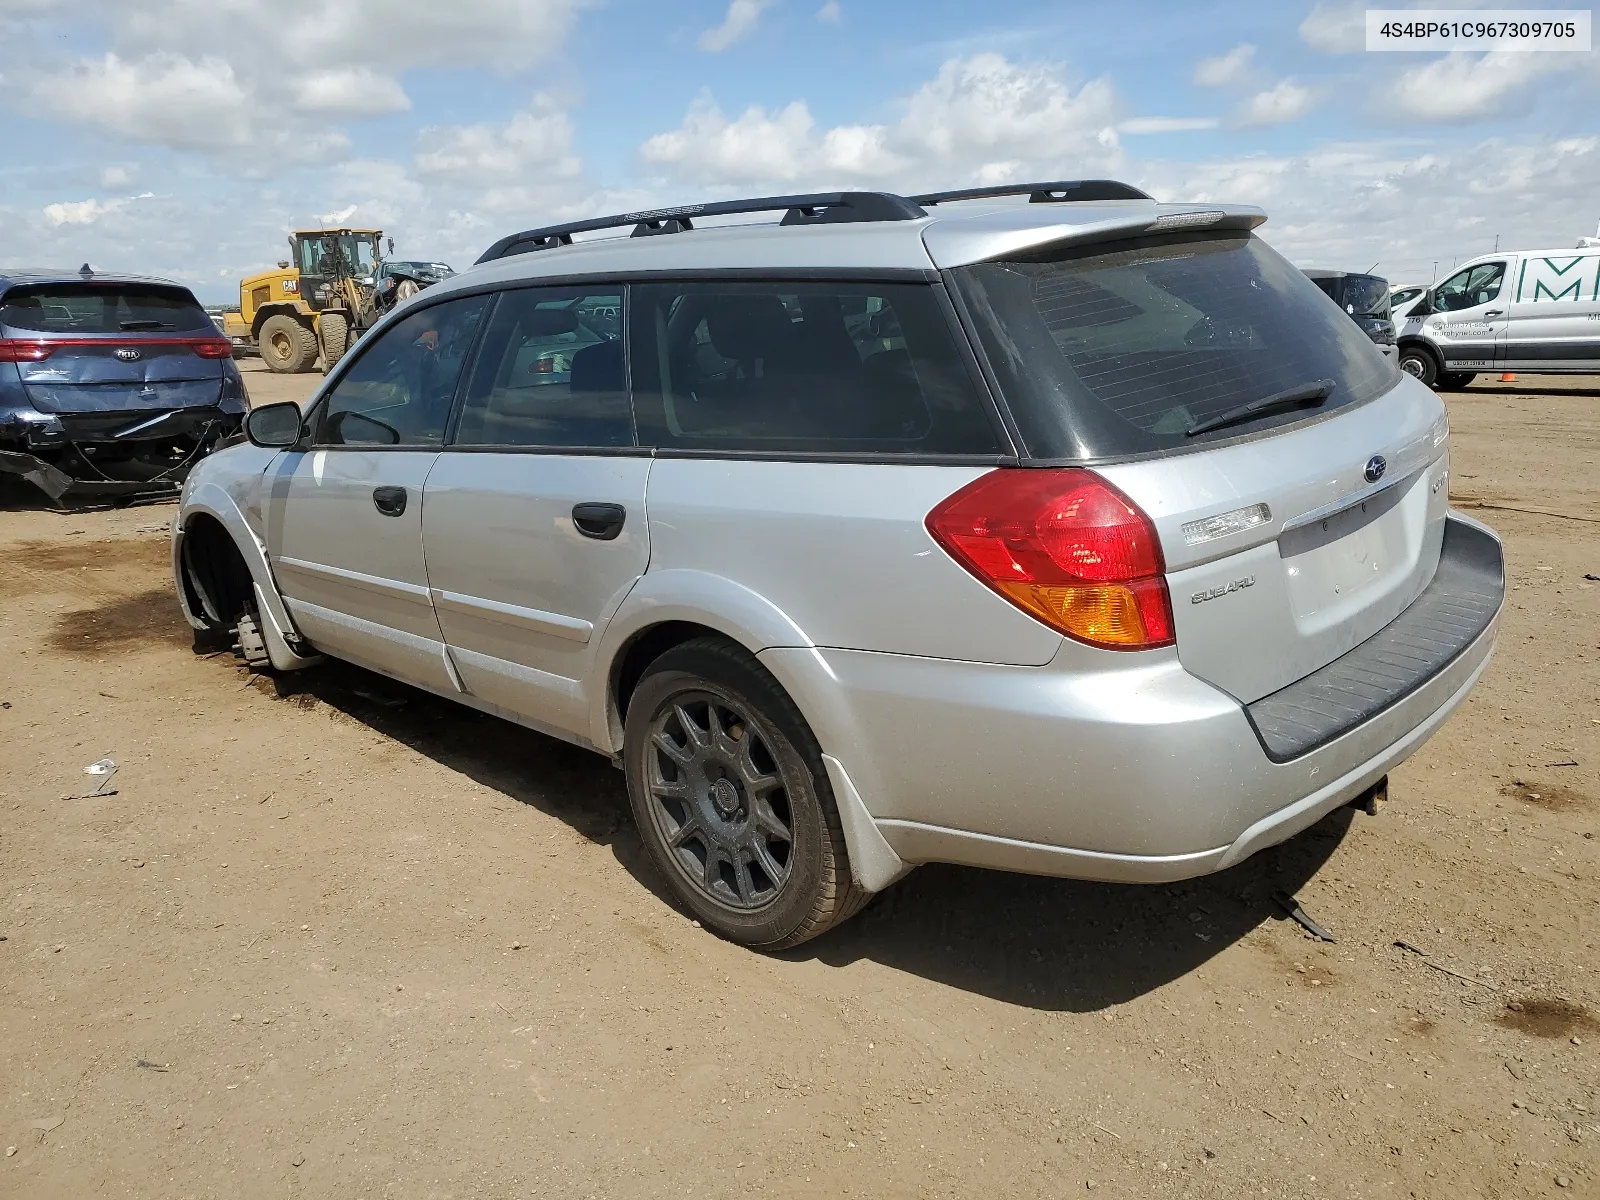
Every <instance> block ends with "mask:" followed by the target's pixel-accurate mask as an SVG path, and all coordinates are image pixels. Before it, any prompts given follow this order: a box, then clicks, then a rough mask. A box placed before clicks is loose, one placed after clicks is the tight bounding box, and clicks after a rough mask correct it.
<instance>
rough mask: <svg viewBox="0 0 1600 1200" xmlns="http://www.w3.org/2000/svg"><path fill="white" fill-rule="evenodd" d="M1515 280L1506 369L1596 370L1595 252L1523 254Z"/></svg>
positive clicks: (1599, 308) (1599, 362)
mask: <svg viewBox="0 0 1600 1200" xmlns="http://www.w3.org/2000/svg"><path fill="white" fill-rule="evenodd" d="M1515 279H1516V284H1515V286H1514V288H1513V289H1512V294H1511V295H1510V296H1509V299H1510V301H1511V306H1510V308H1511V328H1510V332H1509V334H1508V335H1507V339H1506V367H1507V368H1508V369H1510V370H1514V371H1581V372H1586V373H1587V372H1592V371H1596V370H1600V250H1577V251H1574V252H1571V253H1565V254H1562V253H1557V254H1528V255H1524V256H1523V257H1522V261H1521V263H1520V264H1519V265H1518V267H1517V268H1516V272H1515Z"/></svg>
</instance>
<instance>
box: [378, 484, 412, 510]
mask: <svg viewBox="0 0 1600 1200" xmlns="http://www.w3.org/2000/svg"><path fill="white" fill-rule="evenodd" d="M372 507H373V508H375V509H377V510H378V511H379V512H381V513H382V514H383V515H384V516H386V517H398V516H399V515H400V514H401V513H403V512H405V511H406V490H405V488H403V487H376V488H373V489H372Z"/></svg>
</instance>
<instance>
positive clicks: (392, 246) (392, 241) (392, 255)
mask: <svg viewBox="0 0 1600 1200" xmlns="http://www.w3.org/2000/svg"><path fill="white" fill-rule="evenodd" d="M388 242H389V257H390V258H393V257H394V239H393V238H389V239H388Z"/></svg>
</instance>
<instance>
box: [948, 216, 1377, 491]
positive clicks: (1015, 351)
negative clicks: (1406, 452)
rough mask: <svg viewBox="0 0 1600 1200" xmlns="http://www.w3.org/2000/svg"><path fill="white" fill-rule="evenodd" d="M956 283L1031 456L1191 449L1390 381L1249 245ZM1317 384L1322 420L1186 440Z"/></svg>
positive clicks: (1147, 242)
mask: <svg viewBox="0 0 1600 1200" xmlns="http://www.w3.org/2000/svg"><path fill="white" fill-rule="evenodd" d="M951 274H952V276H953V277H954V279H955V281H956V286H957V287H958V288H959V289H960V291H961V294H962V295H963V297H964V298H965V300H966V302H967V307H968V310H969V312H970V313H971V315H972V319H973V322H974V324H975V326H976V332H977V334H978V338H979V341H980V342H981V343H982V345H983V348H984V351H985V353H986V354H987V356H988V358H989V362H990V364H991V366H992V367H993V369H994V372H995V375H996V377H997V378H998V380H999V382H1000V386H1001V390H1002V392H1003V393H1004V395H1005V398H1006V400H1007V403H1008V404H1009V406H1010V408H1011V411H1012V415H1013V417H1014V419H1015V420H1016V423H1017V426H1018V428H1019V430H1020V431H1021V433H1022V435H1023V440H1024V442H1025V443H1026V446H1027V450H1028V453H1029V454H1030V455H1032V456H1034V457H1037V458H1048V459H1060V460H1070V461H1095V460H1102V459H1111V458H1121V457H1127V456H1129V455H1136V454H1148V453H1153V452H1155V453H1159V452H1163V451H1167V452H1170V451H1180V450H1185V449H1189V448H1192V447H1194V446H1196V445H1200V444H1204V443H1205V442H1207V441H1216V440H1225V439H1234V438H1238V437H1240V436H1241V435H1248V434H1259V433H1263V432H1265V431H1268V430H1271V429H1274V428H1278V427H1280V426H1283V425H1286V424H1289V423H1291V422H1295V421H1303V420H1305V419H1306V417H1307V412H1308V411H1310V412H1312V413H1315V414H1325V413H1328V412H1332V411H1334V410H1337V409H1339V408H1342V407H1345V406H1346V405H1351V404H1360V403H1364V402H1366V401H1368V400H1371V399H1373V398H1374V397H1376V396H1378V395H1380V394H1381V393H1383V392H1384V391H1386V390H1387V389H1388V388H1390V387H1392V386H1393V385H1394V383H1395V382H1396V381H1397V376H1396V373H1395V371H1394V368H1393V367H1391V366H1390V365H1389V364H1388V362H1387V361H1386V360H1385V359H1384V357H1383V355H1382V353H1381V352H1380V351H1378V350H1377V348H1376V347H1374V346H1373V344H1372V342H1371V341H1370V340H1369V339H1368V338H1367V336H1366V335H1365V334H1364V333H1363V332H1362V331H1361V330H1360V329H1359V328H1357V326H1356V325H1355V324H1354V323H1353V322H1351V321H1350V320H1349V319H1348V317H1346V316H1344V315H1343V314H1341V313H1340V312H1338V311H1337V310H1335V309H1334V308H1332V307H1330V306H1329V304H1328V302H1327V300H1326V298H1325V297H1324V296H1322V295H1321V294H1319V292H1318V289H1317V286H1316V284H1314V283H1313V282H1312V281H1311V280H1309V279H1307V278H1306V277H1305V276H1304V275H1303V274H1301V273H1300V272H1299V271H1298V270H1296V269H1295V268H1294V267H1292V266H1290V265H1289V264H1288V263H1287V262H1285V261H1284V260H1283V259H1282V258H1281V257H1279V256H1278V255H1277V254H1276V253H1275V252H1274V251H1273V250H1271V249H1270V248H1269V247H1268V246H1267V245H1266V244H1265V243H1263V242H1262V241H1260V240H1259V239H1257V238H1254V237H1249V236H1239V237H1217V236H1215V235H1209V236H1207V235H1200V236H1193V237H1178V238H1161V239H1155V238H1151V239H1140V240H1137V241H1130V242H1122V243H1115V244H1112V245H1100V246H1094V247H1090V248H1085V249H1082V250H1078V251H1072V252H1058V253H1055V254H1047V255H1041V256H1039V257H1036V258H1030V259H1028V260H1025V261H1014V262H991V263H979V264H976V265H973V266H969V267H961V268H958V269H956V270H955V271H953V272H952V273H951ZM1320 380H1331V381H1332V382H1333V385H1334V387H1333V391H1332V393H1331V394H1330V395H1329V396H1328V398H1327V400H1326V401H1325V402H1324V403H1323V404H1322V406H1321V407H1320V408H1317V409H1314V410H1305V409H1300V410H1296V411H1292V412H1284V413H1278V414H1274V415H1270V416H1264V417H1261V418H1259V419H1255V420H1252V421H1250V422H1249V423H1247V424H1243V425H1229V426H1225V427H1223V428H1221V429H1217V430H1214V431H1212V432H1209V433H1200V434H1193V435H1191V434H1189V433H1188V430H1189V429H1191V428H1192V427H1194V426H1195V425H1197V424H1200V423H1202V422H1204V421H1206V420H1207V419H1209V418H1212V417H1215V416H1217V415H1219V414H1220V413H1223V412H1225V411H1228V410H1230V409H1233V408H1235V407H1237V406H1239V405H1241V404H1246V403H1248V402H1250V401H1253V400H1259V399H1262V398H1264V397H1268V396H1273V395H1276V394H1278V393H1282V392H1285V391H1289V390H1291V389H1296V388H1301V387H1304V386H1306V385H1309V384H1314V383H1316V382H1318V381H1320Z"/></svg>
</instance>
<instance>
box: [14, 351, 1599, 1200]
mask: <svg viewBox="0 0 1600 1200" xmlns="http://www.w3.org/2000/svg"><path fill="white" fill-rule="evenodd" d="M249 366H250V368H252V369H251V370H250V371H249V373H248V375H247V378H248V379H249V381H250V384H251V388H252V392H253V393H254V395H255V398H256V402H257V403H260V402H262V401H263V400H267V399H274V398H286V397H290V396H295V395H304V394H305V393H306V392H307V391H308V389H309V388H310V387H311V386H313V385H314V384H315V382H316V380H317V378H318V377H317V376H302V377H297V378H292V379H281V378H274V377H271V376H267V375H265V374H264V373H263V372H261V371H260V370H259V369H258V368H259V364H256V363H251V364H249ZM1597 383H1600V381H1597V380H1594V379H1587V380H1564V381H1554V380H1525V381H1523V382H1521V383H1518V384H1516V385H1499V384H1492V383H1485V384H1481V385H1476V386H1474V387H1473V388H1472V389H1470V390H1469V391H1467V392H1465V393H1460V394H1456V395H1452V396H1450V397H1448V402H1449V405H1450V410H1451V418H1452V421H1453V423H1454V429H1455V442H1454V446H1455V450H1454V453H1455V459H1454V461H1455V477H1454V480H1453V488H1452V491H1453V494H1454V496H1455V499H1456V502H1457V503H1458V504H1459V505H1461V506H1462V507H1464V508H1468V509H1470V510H1471V511H1473V512H1474V514H1475V515H1477V516H1479V517H1481V518H1484V519H1486V520H1488V521H1489V522H1490V523H1491V524H1493V525H1494V526H1495V527H1496V528H1497V529H1499V530H1500V532H1501V533H1502V534H1503V535H1504V537H1505V539H1506V546H1507V552H1508V557H1509V571H1510V579H1511V584H1512V587H1513V589H1514V590H1513V591H1512V592H1511V596H1510V601H1509V606H1508V609H1507V612H1506V617H1505V622H1504V624H1503V626H1502V634H1501V644H1500V649H1499V652H1498V654H1497V657H1496V659H1495V661H1494V663H1493V665H1492V666H1491V668H1490V670H1489V672H1488V673H1487V675H1486V676H1485V678H1484V680H1483V683H1482V685H1481V686H1480V687H1479V689H1478V690H1477V692H1476V693H1475V694H1474V696H1473V697H1472V699H1471V700H1470V701H1469V702H1468V703H1467V704H1466V705H1465V706H1464V707H1463V709H1462V710H1461V711H1460V712H1459V713H1458V714H1457V715H1456V716H1455V717H1454V718H1453V719H1452V720H1451V721H1450V723H1449V724H1448V725H1447V726H1446V728H1445V729H1444V730H1443V731H1442V732H1441V733H1440V734H1439V735H1438V736H1437V737H1435V738H1434V739H1433V741H1432V742H1430V743H1429V744H1428V745H1427V746H1426V747H1425V748H1424V749H1423V750H1422V751H1421V752H1420V753H1419V754H1418V755H1417V756H1416V757H1415V758H1414V759H1413V760H1412V761H1411V762H1409V763H1407V764H1406V765H1405V766H1404V767H1402V768H1401V769H1400V770H1398V771H1397V772H1396V773H1395V775H1394V777H1393V781H1392V782H1393V790H1392V795H1393V799H1392V801H1391V803H1390V804H1389V805H1388V807H1387V808H1386V809H1385V810H1384V811H1383V813H1382V814H1381V815H1380V816H1378V817H1377V818H1369V817H1365V816H1355V815H1352V814H1350V813H1348V812H1347V813H1343V814H1339V815H1336V816H1334V817H1331V818H1329V819H1328V820H1326V821H1325V822H1323V824H1322V825H1320V826H1319V827H1317V828H1316V829H1314V830H1312V831H1309V832H1308V833H1307V834H1305V835H1303V836H1301V837H1300V838H1297V839H1296V840H1294V841H1293V842H1291V843H1288V844H1286V845H1284V846H1282V847H1280V848H1278V849H1275V850H1272V851H1269V852H1267V853H1264V854H1262V855H1260V856H1258V857H1257V858H1256V859H1253V860H1251V861H1250V862H1247V863H1245V864H1243V865H1242V866H1240V867H1239V868H1237V869H1235V870H1232V871H1230V872H1228V873H1226V874H1224V875H1220V876H1215V877H1212V878H1209V879H1205V880H1200V881H1197V882H1193V883H1188V884H1183V885H1175V886H1170V887H1148V888H1118V887H1109V886H1100V885H1091V884H1081V883H1072V882H1063V881H1055V880H1044V879H1031V878H1022V877H1016V876H1008V875H1003V874H996V873H989V872H984V871H975V870H960V869H955V868H941V867H930V868H924V869H922V870H920V871H918V872H916V873H914V874H913V875H912V876H911V877H910V878H908V879H907V880H906V881H904V882H903V883H901V884H900V885H899V886H897V887H896V888H894V889H892V890H891V891H890V892H889V893H887V894H886V895H884V896H883V897H881V898H880V899H879V900H878V901H877V902H876V903H875V904H874V905H873V906H872V907H871V908H869V909H868V910H867V911H866V912H865V913H864V914H863V915H862V916H861V917H860V918H858V919H857V920H855V921H854V922H852V923H851V924H849V925H848V926H846V927H844V928H842V929H840V930H839V931H837V932H836V933H835V934H833V935H831V936H828V937H826V938H824V939H822V940H820V941H818V942H816V943H813V944H811V945H809V946H806V947H804V948H802V949H801V950H799V951H797V952H793V953H790V954H786V955H781V956H777V957H771V958H763V957H759V956H756V955H753V954H750V953H748V952H746V951H743V950H740V949H737V948H735V947H733V946H730V945H727V944H724V943H722V942H720V941H717V940H716V939H715V938H713V937H711V936H709V935H707V934H706V933H704V932H703V931H701V930H700V929H698V928H695V927H694V926H693V925H691V924H690V922H689V921H688V920H686V919H685V918H684V917H682V916H680V915H679V914H678V913H677V912H675V911H674V910H673V908H672V907H671V906H670V905H668V904H667V903H665V902H664V901H663V899H662V898H661V893H660V887H659V884H658V883H657V881H656V880H655V879H654V878H653V877H652V876H651V874H650V872H649V869H648V867H647V865H646V864H645V862H644V860H643V857H642V855H641V853H640V848H639V843H638V839H637V838H636V836H635V834H634V831H633V829H632V826H631V824H630V823H629V819H628V817H627V814H626V806H625V802H624V796H623V787H622V777H621V775H620V774H619V773H617V772H616V771H615V770H614V769H613V768H612V767H611V766H609V765H608V764H607V763H606V762H604V761H603V760H601V759H599V758H597V757H593V756H590V755H587V754H585V753H584V752H582V751H579V750H576V749H572V748H569V747H567V746H565V745H563V744H561V743H558V742H554V741H549V740H546V739H544V738H541V737H539V736H537V735H534V734H531V733H528V732H525V731H523V730H521V729H518V728H515V727H513V726H510V725H506V724H502V723H499V722H497V721H495V720H492V719H490V718H487V717H482V716H477V715H474V714H472V713H469V712H467V711H465V710H458V709H456V708H453V707H451V706H449V705H447V704H446V703H444V702H443V701H438V700H435V699H432V698H430V697H428V696H425V695H423V694H421V693H418V692H414V691H410V690H408V689H406V688H403V687H400V686H399V685H396V684H392V683H388V682H385V681H383V680H381V679H378V678H376V677H373V676H370V675H366V674H364V673H362V672H360V671H357V670H355V669H353V668H344V667H339V666H328V667H325V668H320V669H317V670H315V671H313V672H309V673H306V674H304V675H301V676H299V677H293V678H288V679H285V680H284V681H283V682H282V684H281V686H280V687H278V688H275V687H274V685H273V684H272V683H270V682H269V681H267V680H266V679H262V678H252V677H251V676H249V675H247V674H245V673H243V672H242V671H240V670H239V669H238V668H237V667H236V666H235V665H234V663H233V662H232V660H231V659H230V658H228V657H227V656H222V657H213V658H197V657H195V656H194V655H193V654H192V653H191V651H190V648H189V640H188V634H187V629H186V626H184V625H183V623H182V621H181V620H180V618H179V616H178V612H177V608H176V605H175V602H174V601H173V599H172V596H171V581H170V575H169V568H168V555H167V537H166V526H167V523H168V522H169V521H170V520H171V516H172V508H171V507H170V506H156V507H142V508H131V509H123V510H121V511H105V512H90V513H74V514H62V513H57V512H52V511H47V510H46V509H44V508H42V507H39V506H37V505H35V504H33V503H32V502H31V500H29V499H27V498H26V497H25V496H24V495H22V494H20V493H17V492H8V493H6V494H5V495H4V496H3V497H0V604H3V606H4V607H3V609H0V611H3V612H4V614H5V618H4V621H3V622H0V663H3V664H4V666H3V668H0V735H3V737H4V739H5V743H4V744H5V745H6V747H7V748H8V753H7V754H6V755H5V756H4V759H3V760H0V885H3V889H4V895H3V902H0V1144H3V1146H4V1147H6V1148H7V1149H6V1151H5V1153H6V1155H7V1157H5V1158H3V1159H0V1196H6V1197H12V1196H15V1197H30V1198H31V1197H82V1196H89V1195H96V1196H99V1195H105V1196H112V1195H115V1196H139V1197H189V1196H194V1197H200V1196H218V1197H232V1196H250V1197H255V1196H284V1197H312V1196H316V1197H321V1196H327V1197H341V1198H343V1197H379V1196H389V1195H393V1196H406V1197H501V1196H535V1195H538V1196H574V1197H578V1196H602V1197H645V1196H658V1195H670V1194H676V1195H690V1196H700V1197H720V1196H750V1195H775V1196H815V1197H833V1196H839V1195H853V1196H871V1197H880V1196H1062V1195H1071V1194H1078V1193H1083V1192H1085V1191H1086V1190H1088V1189H1089V1188H1090V1187H1091V1185H1092V1187H1093V1190H1094V1192H1095V1194H1096V1195H1105V1196H1125V1197H1134V1196H1138V1197H1147V1196H1157V1197H1167V1196H1171V1197H1180V1196H1194V1197H1219V1198H1220V1197H1240V1196H1248V1195H1263V1196H1273V1197H1278V1196H1317V1197H1335V1196H1336V1197H1349V1196H1372V1197H1408V1196H1416V1197H1451V1198H1456V1197H1524V1196H1540V1195H1546V1194H1549V1195H1562V1196H1594V1195H1600V1069H1597V1067H1600V978H1597V975H1600V955H1597V954H1596V946H1597V941H1600V921H1597V919H1596V904H1597V901H1600V846H1597V843H1596V841H1595V832H1596V816H1597V809H1596V803H1597V800H1600V632H1597V630H1600V584H1597V583H1594V582H1590V581H1586V580H1585V579H1584V575H1585V573H1591V574H1597V575H1600V524H1597V522H1600V476H1597V474H1596V468H1595V463H1596V460H1597V459H1600V389H1597V386H1596V385H1597ZM1557 514H1560V515H1557ZM102 755H110V756H112V757H114V758H115V759H116V760H117V761H118V762H119V763H120V764H121V769H120V771H119V772H118V773H117V775H116V778H115V780H114V784H113V786H114V787H115V788H116V794H115V795H112V796H108V797H100V798H93V797H91V798H82V797H83V795H84V793H85V792H87V791H88V790H89V782H90V781H88V780H87V779H86V777H85V776H84V774H83V773H82V769H83V767H84V765H85V764H87V763H89V762H91V761H92V760H94V759H98V758H100V757H101V756H102ZM1277 888H1285V889H1288V890H1289V891H1292V892H1295V893H1297V894H1298V895H1299V897H1300V899H1301V901H1302V903H1303V904H1304V906H1305V908H1306V910H1307V911H1308V912H1309V913H1311V914H1312V915H1313V916H1314V917H1315V918H1316V919H1318V920H1319V921H1321V922H1322V923H1323V924H1324V925H1326V926H1327V927H1329V929H1331V930H1332V931H1333V932H1334V934H1335V935H1336V936H1337V938H1338V941H1337V943H1336V944H1333V945H1326V944H1321V943H1316V942H1313V941H1310V940H1309V939H1308V938H1307V936H1306V935H1305V934H1304V933H1303V932H1302V931H1301V930H1300V929H1299V927H1297V926H1296V925H1294V924H1293V923H1290V922H1287V921H1284V920H1281V919H1279V916H1278V914H1277V913H1276V911H1275V909H1274V907H1273V905H1272V902H1271V900H1270V898H1269V897H1270V895H1271V893H1272V892H1273V891H1274V890H1275V889H1277ZM1397 939H1401V940H1404V941H1406V942H1409V943H1411V944H1413V945H1415V946H1417V947H1420V948H1422V949H1424V950H1426V951H1427V952H1428V957H1426V958H1424V957H1420V956H1419V955H1417V954H1414V953H1411V952H1409V951H1406V950H1404V949H1401V948H1397V947H1396V946H1395V942H1396V940H1397ZM10 1147H15V1152H14V1153H12V1151H11V1150H10V1149H9V1148H10ZM1563 1185H1564V1186H1563Z"/></svg>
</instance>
